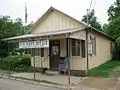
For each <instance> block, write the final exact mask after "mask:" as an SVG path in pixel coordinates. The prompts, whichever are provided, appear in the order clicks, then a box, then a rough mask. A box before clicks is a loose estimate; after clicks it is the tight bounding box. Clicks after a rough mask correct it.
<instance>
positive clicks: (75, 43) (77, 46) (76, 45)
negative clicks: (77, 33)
mask: <svg viewBox="0 0 120 90" xmlns="http://www.w3.org/2000/svg"><path fill="white" fill-rule="evenodd" d="M80 50H81V41H80V40H76V39H72V56H80V54H81V51H80Z"/></svg>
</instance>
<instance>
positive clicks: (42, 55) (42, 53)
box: [41, 48, 44, 57]
mask: <svg viewBox="0 0 120 90" xmlns="http://www.w3.org/2000/svg"><path fill="white" fill-rule="evenodd" d="M41 57H44V48H41Z"/></svg>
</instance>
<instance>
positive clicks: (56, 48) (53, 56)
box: [49, 40, 60, 70]
mask: <svg viewBox="0 0 120 90" xmlns="http://www.w3.org/2000/svg"><path fill="white" fill-rule="evenodd" d="M49 53H50V69H52V70H58V64H59V59H60V41H59V40H52V41H50V48H49Z"/></svg>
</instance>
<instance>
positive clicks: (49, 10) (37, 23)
mask: <svg viewBox="0 0 120 90" xmlns="http://www.w3.org/2000/svg"><path fill="white" fill-rule="evenodd" d="M52 11H56V12H59V13H62V14H64V15H65V16H67V17H69V18H72V19H74V20H75V21H77V22H78V23H80V24H83V25H86V26H87V24H86V23H83V22H80V21H79V20H77V19H75V18H73V17H71V16H69V15H67V14H65V13H63V12H61V11H59V10H57V9H55V8H54V7H50V8H49V9H48V10H47V11H46V12H45V13H44V14H43V15H42V16H41V17H40V18H39V19H38V20H37V21H36V22H35V23H34V25H33V26H32V27H31V28H30V30H29V32H28V33H31V32H32V30H34V29H35V28H36V27H37V25H39V23H40V22H41V21H42V20H43V19H44V18H45V17H46V16H47V15H48V14H49V13H50V12H52Z"/></svg>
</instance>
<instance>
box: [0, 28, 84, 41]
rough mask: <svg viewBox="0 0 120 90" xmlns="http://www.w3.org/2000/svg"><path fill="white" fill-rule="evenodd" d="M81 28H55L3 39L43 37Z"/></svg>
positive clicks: (71, 31)
mask: <svg viewBox="0 0 120 90" xmlns="http://www.w3.org/2000/svg"><path fill="white" fill-rule="evenodd" d="M79 30H83V28H74V29H63V30H54V31H48V32H41V33H37V34H25V35H21V36H16V37H10V38H5V39H2V40H3V41H7V40H16V39H25V38H33V37H42V36H50V35H61V34H68V33H73V32H76V31H79Z"/></svg>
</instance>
